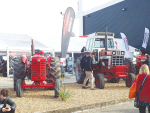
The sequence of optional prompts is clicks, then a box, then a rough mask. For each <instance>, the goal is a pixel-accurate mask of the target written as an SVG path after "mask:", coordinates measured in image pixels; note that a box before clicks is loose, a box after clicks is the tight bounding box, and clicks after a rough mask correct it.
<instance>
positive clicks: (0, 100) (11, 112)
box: [0, 89, 16, 113]
mask: <svg viewBox="0 0 150 113" xmlns="http://www.w3.org/2000/svg"><path fill="white" fill-rule="evenodd" d="M0 93H1V96H0V113H4V112H5V113H15V108H16V104H15V103H14V102H13V101H12V100H10V99H9V98H8V90H6V89H2V90H1V92H0ZM6 104H8V105H9V107H6Z"/></svg>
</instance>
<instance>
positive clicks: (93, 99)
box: [0, 78, 129, 113]
mask: <svg viewBox="0 0 150 113" xmlns="http://www.w3.org/2000/svg"><path fill="white" fill-rule="evenodd" d="M3 79H7V80H8V81H9V80H10V81H12V78H3ZM2 81H4V80H2V79H0V82H2ZM64 85H65V88H66V90H70V92H72V96H71V98H70V99H69V100H68V101H67V102H65V101H62V100H61V99H60V98H54V90H45V89H43V88H39V89H38V88H36V89H32V90H30V89H25V91H24V96H23V97H22V98H18V97H16V92H15V91H13V88H12V87H7V88H6V87H5V88H6V89H8V90H9V92H10V96H9V98H10V99H12V100H13V101H14V102H15V103H16V105H17V108H16V113H34V112H35V111H42V110H52V109H66V108H72V107H79V106H83V105H90V104H94V103H101V102H107V101H111V100H118V99H123V98H127V97H128V93H129V88H127V87H126V86H125V81H123V80H121V81H120V82H119V83H109V82H105V88H104V89H97V90H90V87H89V88H88V89H82V88H81V87H82V84H77V83H65V84H64ZM89 85H90V84H89ZM63 87H64V86H63ZM63 87H61V88H63ZM1 89H3V88H0V90H1Z"/></svg>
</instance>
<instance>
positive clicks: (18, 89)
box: [16, 79, 23, 97]
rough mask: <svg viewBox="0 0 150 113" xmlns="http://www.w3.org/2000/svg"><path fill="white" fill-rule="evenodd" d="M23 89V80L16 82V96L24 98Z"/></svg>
mask: <svg viewBox="0 0 150 113" xmlns="http://www.w3.org/2000/svg"><path fill="white" fill-rule="evenodd" d="M21 88H22V80H21V79H17V81H16V95H17V97H22V96H23V89H21Z"/></svg>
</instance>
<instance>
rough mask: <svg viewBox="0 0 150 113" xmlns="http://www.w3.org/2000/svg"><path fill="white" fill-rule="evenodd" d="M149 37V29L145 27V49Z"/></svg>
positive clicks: (143, 45)
mask: <svg viewBox="0 0 150 113" xmlns="http://www.w3.org/2000/svg"><path fill="white" fill-rule="evenodd" d="M148 39H149V29H148V28H145V33H144V39H143V44H142V47H143V48H145V49H146V47H147V43H148Z"/></svg>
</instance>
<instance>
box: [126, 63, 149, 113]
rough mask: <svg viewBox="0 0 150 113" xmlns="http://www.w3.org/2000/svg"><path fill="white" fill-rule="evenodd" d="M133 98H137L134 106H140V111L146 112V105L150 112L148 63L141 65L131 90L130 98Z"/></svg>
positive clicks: (141, 112) (140, 112)
mask: <svg viewBox="0 0 150 113" xmlns="http://www.w3.org/2000/svg"><path fill="white" fill-rule="evenodd" d="M131 98H135V101H134V106H135V107H137V108H139V113H146V107H147V108H148V111H149V113H150V75H149V67H148V66H147V65H146V64H144V65H142V66H141V68H140V71H139V75H137V76H136V78H135V80H134V82H133V84H132V86H131V88H130V90H129V99H131Z"/></svg>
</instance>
